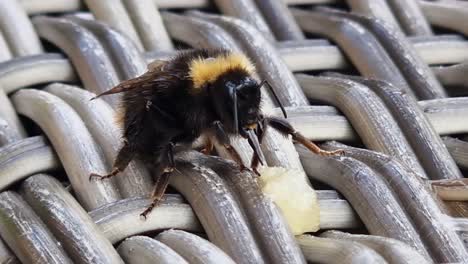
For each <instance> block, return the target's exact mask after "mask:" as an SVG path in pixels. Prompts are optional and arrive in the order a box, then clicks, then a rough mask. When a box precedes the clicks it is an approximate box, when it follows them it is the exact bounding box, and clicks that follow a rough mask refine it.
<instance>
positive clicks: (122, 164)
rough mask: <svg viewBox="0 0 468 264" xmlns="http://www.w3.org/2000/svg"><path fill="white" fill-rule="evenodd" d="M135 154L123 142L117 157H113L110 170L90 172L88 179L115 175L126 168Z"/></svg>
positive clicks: (101, 178)
mask: <svg viewBox="0 0 468 264" xmlns="http://www.w3.org/2000/svg"><path fill="white" fill-rule="evenodd" d="M134 156H135V151H134V149H133V148H132V147H131V146H130V145H129V144H128V142H127V141H125V142H124V145H123V146H122V148H121V149H120V150H119V153H118V154H117V157H116V158H115V161H114V165H113V166H112V171H111V172H110V173H109V174H105V175H99V174H97V173H91V174H90V175H89V180H94V179H98V180H104V179H107V178H111V177H113V176H115V175H117V174H118V173H119V172H122V171H123V170H125V168H127V166H128V164H129V163H130V161H132V159H133V157H134Z"/></svg>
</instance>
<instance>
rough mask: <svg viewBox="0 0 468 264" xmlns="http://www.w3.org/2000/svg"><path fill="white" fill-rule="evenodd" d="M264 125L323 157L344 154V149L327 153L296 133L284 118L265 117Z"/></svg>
mask: <svg viewBox="0 0 468 264" xmlns="http://www.w3.org/2000/svg"><path fill="white" fill-rule="evenodd" d="M264 124H266V125H269V126H271V127H272V128H274V129H275V130H277V131H278V132H280V133H281V134H283V135H285V136H287V135H291V136H292V138H293V139H294V140H295V141H297V142H299V143H301V144H302V145H304V146H305V147H306V148H308V149H309V150H310V151H312V152H313V153H315V154H318V155H322V156H334V155H341V154H343V153H344V151H343V150H342V149H338V150H335V151H326V150H323V149H321V148H320V147H319V146H317V145H315V144H314V143H313V142H312V141H310V140H308V139H307V138H306V137H304V135H302V134H301V133H299V132H298V131H296V130H295V129H294V128H293V127H292V126H291V124H290V123H289V122H288V121H286V120H285V119H282V118H277V117H265V119H264Z"/></svg>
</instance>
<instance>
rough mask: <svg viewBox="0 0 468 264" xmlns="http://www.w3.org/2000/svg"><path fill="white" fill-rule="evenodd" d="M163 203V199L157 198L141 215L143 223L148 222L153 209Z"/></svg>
mask: <svg viewBox="0 0 468 264" xmlns="http://www.w3.org/2000/svg"><path fill="white" fill-rule="evenodd" d="M160 201H161V198H155V199H154V200H153V201H152V202H151V204H150V205H149V206H148V207H147V208H146V209H145V210H144V211H143V212H142V213H141V214H140V218H142V220H143V221H146V219H147V217H146V216H147V215H148V214H149V213H151V211H152V210H153V208H155V207H156V206H158V205H159V202H160Z"/></svg>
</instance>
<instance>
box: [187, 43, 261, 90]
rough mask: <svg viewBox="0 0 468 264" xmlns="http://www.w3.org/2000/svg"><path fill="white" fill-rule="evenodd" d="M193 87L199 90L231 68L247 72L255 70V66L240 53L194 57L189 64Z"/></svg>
mask: <svg viewBox="0 0 468 264" xmlns="http://www.w3.org/2000/svg"><path fill="white" fill-rule="evenodd" d="M189 69H190V73H189V74H190V78H191V79H192V81H193V88H194V89H195V90H199V89H200V88H202V87H203V86H204V85H206V84H207V83H210V82H213V81H215V80H216V79H217V78H218V77H219V76H221V75H223V74H224V73H226V72H228V71H231V70H242V71H245V72H246V73H248V74H253V73H254V72H255V67H254V65H253V64H252V62H250V60H249V59H248V58H247V57H246V56H245V55H244V54H242V53H234V52H230V53H224V54H219V55H218V56H216V57H214V58H196V59H193V60H192V61H191V63H190V65H189Z"/></svg>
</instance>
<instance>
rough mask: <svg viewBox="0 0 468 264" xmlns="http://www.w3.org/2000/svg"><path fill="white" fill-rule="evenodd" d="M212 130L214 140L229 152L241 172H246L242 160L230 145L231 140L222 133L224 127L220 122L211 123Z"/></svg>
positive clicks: (224, 132)
mask: <svg viewBox="0 0 468 264" xmlns="http://www.w3.org/2000/svg"><path fill="white" fill-rule="evenodd" d="M213 128H214V132H215V137H216V140H218V142H219V143H220V144H222V145H223V147H224V148H226V150H227V151H228V152H229V155H231V157H232V159H233V160H234V161H235V162H236V163H237V164H238V165H239V167H240V169H241V170H248V168H247V167H246V166H245V165H244V163H243V162H242V158H241V156H240V155H239V153H238V152H237V150H236V149H235V148H234V147H233V146H232V145H231V140H230V139H229V136H228V134H227V133H226V131H224V126H223V124H222V123H221V121H215V122H213Z"/></svg>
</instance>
